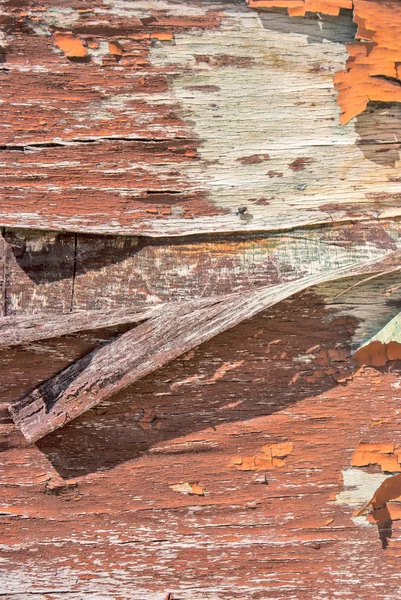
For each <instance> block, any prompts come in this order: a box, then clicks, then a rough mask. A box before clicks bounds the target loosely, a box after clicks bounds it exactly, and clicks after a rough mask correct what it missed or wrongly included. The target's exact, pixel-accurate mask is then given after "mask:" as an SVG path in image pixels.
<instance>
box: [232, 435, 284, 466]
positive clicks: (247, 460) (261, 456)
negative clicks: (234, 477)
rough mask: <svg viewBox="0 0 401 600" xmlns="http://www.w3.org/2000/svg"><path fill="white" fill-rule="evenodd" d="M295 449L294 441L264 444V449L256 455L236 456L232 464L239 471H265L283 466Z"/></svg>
mask: <svg viewBox="0 0 401 600" xmlns="http://www.w3.org/2000/svg"><path fill="white" fill-rule="evenodd" d="M293 450H294V444H293V443H292V442H281V443H278V444H268V445H266V446H263V448H262V451H261V452H259V453H258V454H256V455H254V456H244V457H237V458H234V460H233V461H232V466H234V467H236V469H238V470H239V471H265V470H268V469H276V468H277V467H283V466H284V465H285V463H286V461H285V460H284V459H285V458H287V456H288V455H289V454H291V453H292V451H293Z"/></svg>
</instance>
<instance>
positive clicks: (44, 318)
mask: <svg viewBox="0 0 401 600" xmlns="http://www.w3.org/2000/svg"><path fill="white" fill-rule="evenodd" d="M160 310H161V307H159V306H155V307H152V308H149V309H145V308H144V309H142V310H141V309H137V310H132V309H125V308H124V309H117V310H108V311H107V310H105V311H101V310H99V311H90V310H88V311H80V312H73V313H64V314H61V315H57V314H56V315H47V314H45V315H33V316H10V317H3V318H0V347H1V346H19V345H20V344H28V343H30V342H37V341H39V340H45V339H49V338H55V337H61V336H63V335H71V334H74V333H78V332H79V331H88V330H95V329H104V328H106V327H115V326H116V325H125V324H132V325H134V324H135V323H138V322H140V321H145V320H146V319H149V318H150V317H151V316H153V315H155V314H156V313H157V312H158V311H160Z"/></svg>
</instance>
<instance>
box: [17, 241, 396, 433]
mask: <svg viewBox="0 0 401 600" xmlns="http://www.w3.org/2000/svg"><path fill="white" fill-rule="evenodd" d="M399 257H400V252H399V251H397V252H392V253H389V254H388V255H387V258H384V259H383V258H382V259H380V260H377V259H376V260H373V261H372V260H371V261H364V262H362V263H360V264H359V265H355V263H354V264H351V265H347V266H345V267H343V268H340V269H333V270H331V271H329V272H323V273H318V274H315V275H309V276H306V277H302V278H299V279H297V280H295V281H291V282H288V283H285V284H280V285H277V286H273V287H268V288H266V287H264V288H261V289H259V290H257V291H253V292H249V293H247V294H242V295H239V294H235V295H233V294H230V295H228V296H224V297H221V298H217V299H216V298H207V299H203V300H197V301H192V302H185V303H178V304H171V305H169V307H166V308H165V310H163V312H161V313H160V314H156V315H155V316H153V317H151V318H150V319H148V320H147V321H145V322H144V323H142V324H140V325H138V327H136V328H135V329H132V330H130V331H128V332H127V333H125V334H123V335H121V336H120V337H118V338H117V339H116V340H115V341H113V342H111V343H110V344H108V345H107V346H104V347H102V348H100V349H97V350H95V351H93V352H91V353H90V354H88V355H87V356H85V357H84V358H82V359H80V360H78V361H76V362H75V363H74V364H72V365H71V366H69V367H68V368H67V369H65V370H64V371H62V372H61V373H60V374H58V375H57V376H55V377H53V378H52V379H49V380H48V381H46V382H45V383H43V384H42V385H40V386H39V387H38V388H37V389H36V390H34V391H33V392H32V393H30V394H28V395H27V396H25V398H23V399H21V400H20V401H19V402H17V403H16V404H15V405H13V406H11V407H10V412H11V416H12V418H13V420H14V422H15V424H16V425H17V427H19V428H20V429H21V431H22V433H23V434H24V436H25V437H26V439H27V440H28V441H30V442H34V441H36V440H38V439H40V438H41V437H43V436H44V435H46V434H47V433H50V432H51V431H54V430H55V429H57V428H58V427H62V426H63V425H64V424H65V423H68V421H71V420H72V419H74V418H75V417H77V416H79V415H81V414H82V413H83V412H85V411H87V410H88V409H90V408H92V407H93V406H95V405H96V404H99V403H100V402H102V401H103V400H105V399H106V398H108V397H110V396H111V395H113V394H115V393H117V392H119V391H120V390H122V389H124V388H126V387H128V386H129V385H131V384H132V383H134V382H135V381H137V380H138V379H140V378H141V377H144V376H145V375H148V374H149V373H151V372H153V371H155V370H157V369H159V368H160V367H162V366H163V365H165V364H166V363H168V362H170V361H172V360H173V359H175V358H177V357H178V356H180V355H181V354H183V353H185V352H188V351H189V350H191V349H192V348H194V347H196V346H198V345H200V344H202V343H203V342H206V341H207V340H210V339H211V338H213V337H214V336H216V335H217V334H219V333H221V332H222V331H225V330H227V329H230V328H231V327H234V326H235V325H237V324H239V323H241V322H242V321H244V320H245V319H248V318H251V317H252V316H254V315H255V314H257V313H258V312H260V311H262V310H264V309H266V308H268V307H270V306H272V305H274V304H276V303H277V302H280V301H281V300H283V299H285V298H288V297H289V296H291V295H293V294H295V293H297V292H300V291H302V290H304V289H306V288H308V287H310V286H312V285H316V284H319V283H323V282H325V281H329V280H333V279H338V278H341V277H346V276H351V275H356V274H359V273H365V272H369V271H374V270H376V269H377V268H383V265H384V264H385V263H386V262H387V263H388V261H389V260H399Z"/></svg>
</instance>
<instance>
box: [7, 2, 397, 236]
mask: <svg viewBox="0 0 401 600" xmlns="http://www.w3.org/2000/svg"><path fill="white" fill-rule="evenodd" d="M255 4H257V3H255ZM274 4H276V3H275V2H273V3H270V2H268V3H267V4H266V5H268V6H271V5H274ZM278 4H280V5H284V6H285V5H289V4H290V2H284V3H281V2H279V3H278ZM296 4H297V6H298V5H299V4H300V3H299V2H296ZM334 4H335V5H337V4H338V3H334ZM348 4H349V3H348V2H347V3H346V5H347V6H348ZM320 5H321V8H322V11H321V12H322V13H323V12H324V11H325V10H326V8H327V6H330V3H328V2H327V3H326V2H325V3H318V2H316V3H313V6H312V5H310V7H309V8H310V10H319V9H320ZM339 5H340V6H342V4H341V3H340V4H339ZM328 12H330V11H328ZM389 14H390V17H389ZM398 14H399V7H398V6H397V3H395V2H386V3H384V4H383V3H380V2H376V1H372V0H370V1H365V0H364V1H362V0H358V1H357V2H354V16H355V20H356V21H357V23H358V26H359V29H360V32H359V34H358V35H359V36H360V37H363V38H364V39H367V40H368V41H367V42H364V41H363V42H360V41H358V42H356V43H355V44H354V45H353V46H352V48H354V50H353V51H352V52H351V53H352V57H351V59H349V64H348V66H347V68H346V70H345V71H344V68H345V66H346V63H347V58H348V51H347V48H346V46H345V43H346V42H352V41H354V40H355V33H356V24H354V23H353V22H352V13H351V11H345V12H342V13H341V14H340V15H338V16H330V15H329V16H325V15H323V14H322V15H321V16H320V17H317V16H316V15H315V14H312V13H308V14H307V15H306V16H305V17H302V18H298V17H295V18H294V17H290V16H288V15H287V14H285V11H284V9H282V10H278V11H269V10H267V11H265V12H264V11H258V10H255V9H253V8H251V7H249V6H248V5H247V4H246V2H245V0H232V1H231V0H226V1H216V2H211V1H210V0H199V1H197V2H196V3H188V2H184V1H179V2H177V1H173V0H141V1H138V0H137V1H135V2H119V1H118V0H108V1H107V2H103V1H102V0H96V1H95V2H92V3H91V4H90V5H87V4H85V6H84V7H83V6H82V4H81V3H79V4H77V3H74V2H72V3H69V4H68V5H67V6H65V5H64V4H63V6H60V5H59V3H58V2H57V1H56V0H47V1H46V2H44V3H42V5H41V6H38V5H36V4H35V3H33V2H31V1H29V2H27V3H26V4H25V5H24V7H22V8H19V7H18V6H14V4H13V3H12V2H6V3H5V4H4V7H3V14H2V16H1V24H2V27H3V29H4V32H5V41H4V45H5V46H6V47H5V50H4V53H3V54H2V55H1V56H2V57H3V60H4V62H3V63H2V66H1V70H0V77H1V82H2V83H1V86H2V88H1V89H2V102H1V104H0V117H1V118H0V121H1V128H0V146H1V158H2V160H1V163H0V177H1V178H2V181H3V186H2V199H1V206H0V224H2V225H4V226H14V227H16V226H17V227H18V226H20V227H35V228H41V229H63V230H65V229H67V230H70V231H86V232H98V233H106V232H107V233H120V234H121V233H125V234H142V235H143V234H146V235H150V236H167V235H169V236H170V235H173V236H175V235H183V234H193V233H205V232H233V231H244V232H246V231H258V230H264V231H269V230H277V229H283V228H292V227H295V226H300V225H311V224H318V223H331V222H333V221H334V222H342V221H350V220H354V219H365V220H370V219H376V218H378V217H380V218H382V217H389V216H394V215H397V216H399V215H400V208H399V199H400V194H401V187H400V180H399V172H398V166H397V163H398V161H399V151H398V150H399V130H400V122H401V108H400V105H399V104H391V103H390V104H389V103H388V102H387V103H386V104H384V105H381V104H372V103H371V104H370V105H369V106H368V108H367V110H366V111H364V112H361V110H362V108H361V103H362V104H364V103H365V104H366V101H367V98H368V99H369V98H370V99H371V100H372V99H375V100H383V101H389V100H395V99H397V98H398V95H399V86H398V85H397V84H396V83H395V82H394V81H393V79H394V80H397V77H398V74H397V72H396V69H397V68H398V67H397V65H398V64H399V62H400V59H399V41H397V40H399V38H400V36H399V31H398V29H397V23H398V20H397V15H398ZM391 15H393V17H391ZM365 20H366V23H367V25H366V28H365V29H368V31H366V30H365V29H364V26H363V23H364V22H365ZM386 36H387V37H386ZM385 39H388V40H392V41H391V42H389V43H391V44H392V45H391V47H386V45H385V44H384V41H385ZM383 44H384V45H383ZM393 46H394V47H393ZM368 51H369V52H368ZM358 52H360V53H359V54H358ZM366 52H368V58H367V57H366ZM370 59H371V60H372V61H373V62H372V64H371V63H370V62H369V60H370ZM366 61H368V63H367V64H365V63H366ZM351 63H352V64H351ZM341 72H343V73H345V74H343V76H342V79H341V81H339V83H338V86H339V87H340V88H341V89H340V96H346V97H347V98H348V97H351V100H352V101H353V102H354V104H353V105H352V107H351V108H349V109H346V110H347V113H346V114H347V119H348V118H349V117H350V113H349V111H350V110H351V112H352V110H354V109H355V107H356V109H357V111H356V112H355V110H354V113H355V114H357V112H358V111H359V112H360V114H358V115H357V116H356V118H355V119H354V120H353V121H352V122H350V123H349V124H348V125H346V126H345V127H343V126H342V125H341V124H340V122H339V112H340V109H339V107H338V105H337V104H336V98H337V94H336V91H335V89H334V83H333V76H334V74H335V73H341ZM361 73H362V75H363V76H360V75H361ZM365 76H366V77H365ZM349 79H350V82H351V83H350V85H348V83H347V82H348V80H349ZM365 79H366V81H365ZM354 84H355V86H356V87H355V92H354ZM387 89H389V90H390V92H389V93H388V94H387V93H386V90H387ZM374 90H376V91H377V93H376V94H375V93H373V92H374ZM382 90H384V92H383V94H382ZM393 92H394V93H393ZM347 102H348V100H347ZM354 113H352V115H353V114H354ZM239 207H246V208H247V212H246V213H244V214H243V215H240V216H238V215H237V210H238V208H239Z"/></svg>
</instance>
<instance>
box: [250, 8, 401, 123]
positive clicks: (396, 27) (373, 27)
mask: <svg viewBox="0 0 401 600" xmlns="http://www.w3.org/2000/svg"><path fill="white" fill-rule="evenodd" d="M246 2H247V3H248V4H249V6H250V7H251V8H255V9H263V8H265V9H266V8H287V10H288V14H289V15H290V16H292V17H302V16H304V15H305V14H306V12H317V13H324V14H327V15H333V16H338V15H339V13H340V9H349V10H353V15H354V21H355V23H356V24H357V26H358V30H357V34H356V38H357V40H358V41H356V42H350V43H348V44H346V47H347V50H348V52H349V58H348V60H347V63H346V68H345V69H344V70H342V71H339V72H338V73H336V74H335V76H334V86H335V88H336V90H337V92H338V98H337V102H338V104H339V106H340V108H341V115H340V121H341V123H342V124H344V125H345V124H346V123H348V122H349V121H350V120H351V119H352V118H354V117H356V116H357V115H359V114H360V113H362V112H363V111H364V110H365V109H366V107H367V105H368V103H369V102H370V101H373V102H401V5H400V2H398V1H396V0H388V1H386V2H383V1H382V0H353V1H352V0H246Z"/></svg>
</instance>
